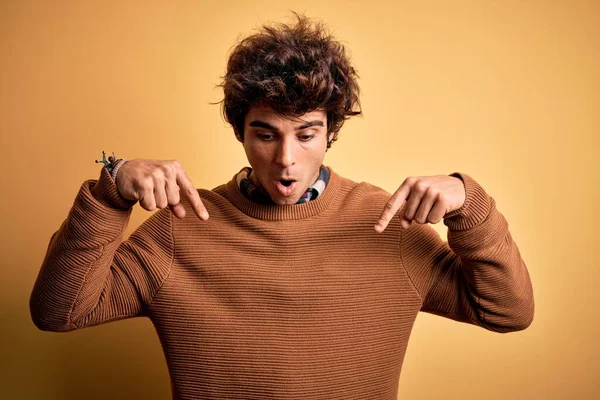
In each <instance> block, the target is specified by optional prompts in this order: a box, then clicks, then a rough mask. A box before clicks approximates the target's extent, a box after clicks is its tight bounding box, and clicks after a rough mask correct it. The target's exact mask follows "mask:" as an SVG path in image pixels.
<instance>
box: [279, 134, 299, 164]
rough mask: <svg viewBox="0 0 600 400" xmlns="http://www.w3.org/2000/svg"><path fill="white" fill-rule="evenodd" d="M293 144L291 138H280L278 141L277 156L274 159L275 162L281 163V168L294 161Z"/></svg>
mask: <svg viewBox="0 0 600 400" xmlns="http://www.w3.org/2000/svg"><path fill="white" fill-rule="evenodd" d="M294 146H295V145H294V141H293V140H289V139H282V140H281V141H280V142H279V146H278V148H277V157H276V159H275V160H276V161H277V164H279V165H281V166H282V167H283V168H289V167H291V166H292V165H294V164H295V163H296V157H295V150H294Z"/></svg>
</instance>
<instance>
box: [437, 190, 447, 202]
mask: <svg viewBox="0 0 600 400" xmlns="http://www.w3.org/2000/svg"><path fill="white" fill-rule="evenodd" d="M436 199H437V201H439V202H441V203H445V202H446V200H448V196H447V195H446V194H445V193H443V192H439V193H437V194H436Z"/></svg>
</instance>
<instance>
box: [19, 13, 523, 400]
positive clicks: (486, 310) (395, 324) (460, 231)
mask: <svg viewBox="0 0 600 400" xmlns="http://www.w3.org/2000/svg"><path fill="white" fill-rule="evenodd" d="M356 78H357V77H356V74H355V71H354V69H353V68H352V67H351V65H350V63H349V61H348V58H347V57H346V55H345V52H344V48H343V47H342V46H341V45H340V44H339V43H338V42H336V41H334V40H333V39H332V38H331V37H330V36H329V35H328V34H327V33H326V31H325V30H324V29H323V28H322V27H321V26H319V25H315V24H312V23H311V22H310V21H308V20H307V19H306V18H304V17H299V18H298V21H297V23H296V24H295V25H291V26H286V25H279V26H270V27H265V28H264V29H263V30H262V31H261V32H259V33H257V34H255V35H253V36H251V37H249V38H246V39H245V40H243V41H242V42H241V43H240V44H239V45H238V46H237V48H236V49H235V50H234V52H233V54H232V55H231V57H230V59H229V63H228V67H227V74H226V75H225V77H224V81H223V84H222V86H223V88H224V92H225V98H224V102H223V110H224V114H225V118H226V119H227V120H228V121H229V122H230V123H231V124H232V126H233V129H234V133H235V135H236V137H237V139H238V140H239V141H240V142H241V143H242V145H243V146H244V149H245V151H246V155H247V157H248V162H249V164H250V166H251V168H244V169H242V170H241V171H240V172H239V173H238V174H236V176H234V177H233V178H232V179H231V181H230V182H228V183H226V184H224V185H222V186H219V187H217V188H215V189H213V190H211V191H208V190H197V189H196V188H195V187H194V186H193V185H192V183H191V182H190V180H189V179H188V177H187V176H186V174H185V172H184V170H183V169H182V166H181V165H180V164H179V163H178V162H177V161H159V160H140V159H136V160H131V161H125V160H119V161H117V162H114V163H113V162H111V163H110V164H109V165H108V168H103V169H102V171H101V175H100V178H99V180H97V181H96V180H89V181H86V182H85V183H84V184H83V185H82V187H81V189H80V191H79V193H78V195H77V197H76V199H75V202H74V205H73V208H72V209H71V212H70V213H69V215H68V217H67V219H66V221H65V222H64V223H63V224H62V226H61V227H60V229H59V230H58V231H57V232H56V233H55V234H54V235H53V236H52V238H51V241H50V245H49V247H48V252H47V255H46V257H45V259H44V262H43V265H42V268H41V271H40V274H39V277H38V280H37V282H36V285H35V287H34V290H33V293H32V296H31V303H30V305H31V313H32V318H33V320H34V322H35V324H36V325H37V326H38V327H39V328H40V329H44V330H52V331H70V330H74V329H80V328H84V327H88V326H93V325H98V324H101V323H106V322H109V321H114V320H119V319H123V318H130V317H136V316H147V317H148V318H150V319H151V320H152V322H153V324H154V326H155V328H156V331H157V333H158V335H159V337H160V340H161V343H162V346H163V349H164V352H165V355H166V359H167V363H168V367H169V371H170V375H171V380H172V388H173V397H174V398H177V399H204V398H223V399H242V398H243V399H248V398H260V399H264V398H286V399H306V398H315V399H333V398H340V399H341V398H343V399H350V398H356V399H395V398H396V395H397V390H398V380H399V376H400V370H401V366H402V361H403V358H404V354H405V351H406V347H407V344H408V339H409V335H410V331H411V328H412V325H413V323H414V321H415V318H416V316H417V313H418V312H419V311H426V312H430V313H435V314H439V315H441V316H444V317H448V318H452V319H454V320H457V321H462V322H467V323H471V324H476V325H479V326H481V327H483V328H485V329H489V330H493V331H497V332H509V331H516V330H520V329H524V328H526V327H527V326H528V325H529V324H530V323H531V321H532V318H533V310H534V302H533V295H532V287H531V282H530V279H529V275H528V272H527V268H526V266H525V264H524V263H523V260H522V259H521V257H520V255H519V251H518V249H517V246H516V244H515V243H514V241H513V240H512V238H511V235H510V233H509V231H508V225H507V222H506V220H505V219H504V217H503V216H502V215H501V214H500V213H499V212H498V210H497V209H496V207H495V202H494V200H493V199H492V198H491V197H489V196H488V195H487V194H486V192H485V191H484V190H483V188H482V187H481V186H479V185H478V184H477V183H476V182H475V181H474V180H473V179H472V178H470V177H469V176H468V175H466V174H463V173H455V174H452V175H451V176H433V177H421V178H407V179H406V180H405V181H404V182H403V183H401V185H400V187H399V189H398V190H397V191H396V193H395V194H394V195H393V196H390V195H389V194H388V193H386V192H385V191H383V190H381V189H379V188H377V187H375V186H372V185H370V184H367V183H360V184H359V183H355V182H352V181H351V180H349V179H346V178H343V177H341V176H339V175H338V174H337V173H336V172H335V171H333V170H332V169H331V168H328V167H325V166H323V159H324V156H325V153H326V151H327V149H328V148H329V147H330V146H331V144H332V143H333V142H334V141H335V140H336V139H337V135H338V132H339V129H340V128H341V126H342V124H343V122H344V120H345V119H346V118H347V117H349V116H351V115H355V114H358V113H359V112H360V111H357V109H359V107H360V106H359V100H358V93H359V90H358V85H357V83H356ZM138 201H139V203H140V205H141V206H142V207H143V208H145V209H146V210H155V209H157V208H158V209H160V210H159V211H157V212H156V213H154V214H153V215H152V216H151V217H150V218H149V219H148V220H146V221H145V222H144V223H143V224H142V225H141V226H140V227H139V228H138V229H137V230H136V231H135V232H134V233H133V234H132V235H131V236H130V237H129V239H128V240H125V241H122V240H121V235H122V233H123V230H124V228H125V226H126V224H127V222H128V218H129V216H130V213H131V209H132V207H133V205H134V204H135V203H136V202H138ZM442 219H443V221H444V223H445V224H446V225H447V226H448V228H449V232H448V243H446V242H444V241H442V240H441V239H440V238H439V236H438V235H437V233H435V231H434V230H433V229H432V228H431V227H430V226H429V225H428V223H437V222H439V221H440V220H442Z"/></svg>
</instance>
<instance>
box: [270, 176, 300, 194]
mask: <svg viewBox="0 0 600 400" xmlns="http://www.w3.org/2000/svg"><path fill="white" fill-rule="evenodd" d="M296 183H297V182H296V181H295V180H293V179H279V180H278V181H276V185H275V186H276V187H277V191H278V192H279V194H280V195H281V196H285V197H287V196H291V195H292V194H293V193H294V191H295V189H296Z"/></svg>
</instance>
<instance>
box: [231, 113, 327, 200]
mask: <svg viewBox="0 0 600 400" xmlns="http://www.w3.org/2000/svg"><path fill="white" fill-rule="evenodd" d="M236 137H237V138H238V140H239V141H240V142H242V144H243V145H244V150H245V151H246V157H248V162H249V163H250V166H251V167H252V173H251V174H250V180H251V181H252V183H253V184H255V185H256V186H259V187H261V188H263V189H265V190H266V191H267V193H269V196H270V197H271V199H272V200H273V201H274V202H275V203H276V204H278V205H286V204H295V203H296V202H297V201H298V200H299V199H300V197H301V196H302V194H304V192H305V191H306V189H307V188H308V187H309V186H310V185H312V184H313V183H315V181H316V180H317V178H318V177H319V167H320V166H321V164H322V163H323V159H324V158H325V152H326V150H327V139H328V137H327V114H326V113H325V112H324V111H311V112H309V113H306V114H304V115H302V116H301V117H299V118H293V119H286V118H283V117H280V116H278V115H277V114H275V112H274V111H273V110H272V109H271V108H269V107H265V106H253V107H251V108H250V110H249V111H248V114H246V119H245V120H244V139H243V141H242V139H241V137H240V135H239V134H238V133H236Z"/></svg>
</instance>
